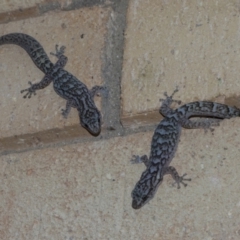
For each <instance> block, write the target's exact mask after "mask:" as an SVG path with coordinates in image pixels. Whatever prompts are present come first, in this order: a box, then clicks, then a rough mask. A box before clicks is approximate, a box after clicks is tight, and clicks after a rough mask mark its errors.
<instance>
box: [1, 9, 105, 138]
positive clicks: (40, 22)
mask: <svg viewBox="0 0 240 240" xmlns="http://www.w3.org/2000/svg"><path fill="white" fill-rule="evenodd" d="M108 16H109V10H108V9H107V8H105V9H101V8H98V7H94V8H87V9H84V10H83V9H81V10H76V11H70V12H61V13H57V12H56V13H49V14H45V15H44V16H43V17H38V18H33V19H29V20H24V21H18V22H12V23H8V24H2V25H0V33H1V35H3V34H7V33H11V32H23V33H26V34H29V35H31V36H33V37H35V38H36V39H37V40H38V41H39V42H40V43H41V44H42V46H43V47H44V49H45V51H46V52H47V53H48V54H49V52H51V51H55V44H59V45H65V46H66V52H65V53H66V56H67V57H68V63H67V65H66V67H65V69H66V70H68V71H69V72H71V73H72V74H73V75H75V76H76V77H77V78H78V79H80V80H81V81H83V82H84V83H85V84H86V85H87V86H88V87H89V88H91V87H93V86H94V85H101V84H102V82H103V81H102V78H101V75H102V74H101V57H102V49H103V47H104V37H105V33H106V23H107V19H108ZM50 58H51V60H52V61H53V62H55V61H56V59H55V58H54V56H51V55H50ZM0 63H1V64H0V74H1V79H2V80H1V82H0V93H1V94H0V107H1V112H2V115H3V117H2V119H1V137H9V136H12V135H21V134H27V133H34V132H40V131H44V130H49V129H52V128H63V127H64V126H71V125H75V124H78V125H79V118H78V114H77V111H76V109H72V110H71V112H70V115H69V117H68V119H67V120H65V119H64V118H63V117H62V115H61V109H62V108H65V105H66V101H65V100H64V99H62V98H60V97H59V96H58V95H57V94H56V93H55V92H54V90H53V88H52V84H51V85H50V86H48V87H47V88H45V89H43V90H39V91H37V95H36V96H33V97H32V98H31V99H23V97H22V96H23V95H22V94H20V90H21V89H25V88H27V87H28V86H29V85H28V81H32V82H33V83H35V82H39V81H40V80H41V79H42V77H43V76H44V74H43V73H42V72H41V71H40V70H39V69H38V68H36V66H35V65H34V63H33V62H32V60H31V59H30V57H29V56H28V55H27V53H26V52H25V51H24V50H23V49H21V48H20V47H18V46H15V45H2V46H0ZM96 99H98V98H96ZM97 104H98V107H100V104H99V101H98V100H97ZM84 131H85V130H84Z"/></svg>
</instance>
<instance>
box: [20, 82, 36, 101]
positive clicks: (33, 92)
mask: <svg viewBox="0 0 240 240" xmlns="http://www.w3.org/2000/svg"><path fill="white" fill-rule="evenodd" d="M28 84H29V85H30V86H31V87H30V88H26V89H23V90H21V93H23V92H27V93H26V94H25V95H24V96H23V98H31V96H32V94H33V95H36V90H35V89H34V84H32V82H28Z"/></svg>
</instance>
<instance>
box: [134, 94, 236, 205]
mask: <svg viewBox="0 0 240 240" xmlns="http://www.w3.org/2000/svg"><path fill="white" fill-rule="evenodd" d="M177 91H178V89H176V90H175V91H174V92H173V94H172V95H171V96H168V95H167V93H165V96H166V99H160V100H161V101H162V102H163V103H162V105H161V107H160V110H159V112H160V113H161V114H162V115H163V116H164V117H165V118H164V119H163V120H162V121H161V122H160V123H159V124H158V126H157V128H156V130H155V132H154V134H153V137H152V143H151V152H150V157H149V158H148V157H147V156H146V155H143V156H141V157H140V156H135V155H134V156H133V158H132V160H131V161H132V162H133V163H139V162H143V163H144V164H145V165H146V167H147V169H146V170H145V171H144V172H143V173H142V175H141V177H140V180H139V181H138V182H137V184H136V185H135V187H134V189H133V191H132V207H133V208H134V209H139V208H141V207H142V206H144V205H145V204H146V203H147V202H149V201H150V200H151V199H152V198H153V197H154V195H155V193H156V191H157V189H158V187H159V185H160V184H161V182H162V181H163V176H164V175H165V174H171V176H172V177H173V179H174V180H175V181H176V183H177V185H178V188H180V183H182V184H183V185H184V186H187V184H186V183H184V182H183V181H190V180H191V179H187V178H184V176H186V174H184V175H183V176H179V174H178V172H177V170H176V169H175V168H174V167H172V166H169V164H170V162H171V161H172V159H173V157H174V154H175V152H176V150H177V146H178V142H179V137H180V134H181V128H182V127H184V128H205V129H206V128H209V127H211V126H214V125H218V124H219V119H224V118H232V117H239V116H240V109H238V108H236V107H230V106H227V105H224V104H220V103H216V102H207V101H199V102H191V103H187V104H185V105H183V106H181V107H179V108H177V109H176V110H173V109H171V108H170V105H171V103H172V102H173V101H175V102H179V104H180V101H176V100H173V99H172V97H173V95H174V93H175V92H177ZM194 116H196V117H211V118H215V119H202V118H201V119H199V120H189V118H190V117H194ZM217 119H218V120H217Z"/></svg>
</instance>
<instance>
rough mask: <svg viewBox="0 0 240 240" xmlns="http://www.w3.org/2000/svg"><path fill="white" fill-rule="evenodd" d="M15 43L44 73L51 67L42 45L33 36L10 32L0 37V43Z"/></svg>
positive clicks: (51, 64)
mask: <svg viewBox="0 0 240 240" xmlns="http://www.w3.org/2000/svg"><path fill="white" fill-rule="evenodd" d="M3 44H15V45H18V46H20V47H22V48H23V49H24V50H25V51H26V52H27V53H28V54H29V56H30V57H31V59H32V61H33V62H34V63H35V65H36V66H37V67H38V68H39V69H40V70H41V71H43V72H44V73H45V74H46V73H47V72H48V71H49V69H51V68H52V67H53V63H52V62H51V61H50V59H49V58H48V56H47V54H46V52H45V51H44V49H43V47H42V45H41V44H40V43H39V42H38V41H37V40H36V39H34V38H33V37H31V36H29V35H27V34H24V33H10V34H6V35H3V36H1V37H0V45H3Z"/></svg>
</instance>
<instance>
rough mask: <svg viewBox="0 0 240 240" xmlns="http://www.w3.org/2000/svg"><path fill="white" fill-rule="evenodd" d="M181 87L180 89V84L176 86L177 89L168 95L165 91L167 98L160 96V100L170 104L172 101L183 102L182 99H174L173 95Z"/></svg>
mask: <svg viewBox="0 0 240 240" xmlns="http://www.w3.org/2000/svg"><path fill="white" fill-rule="evenodd" d="M178 91H179V89H178V86H177V87H176V89H175V90H174V91H173V93H172V94H171V95H170V96H168V94H167V92H164V96H165V97H166V98H165V99H163V98H160V99H159V101H160V102H164V103H167V104H168V105H170V104H171V103H172V102H176V103H177V104H181V101H180V100H174V99H173V96H174V94H175V93H176V92H178Z"/></svg>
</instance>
